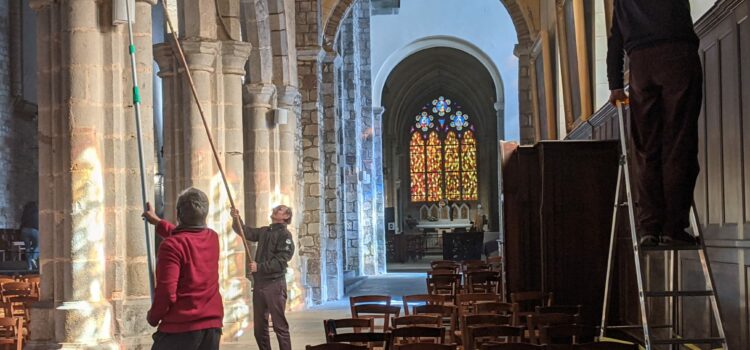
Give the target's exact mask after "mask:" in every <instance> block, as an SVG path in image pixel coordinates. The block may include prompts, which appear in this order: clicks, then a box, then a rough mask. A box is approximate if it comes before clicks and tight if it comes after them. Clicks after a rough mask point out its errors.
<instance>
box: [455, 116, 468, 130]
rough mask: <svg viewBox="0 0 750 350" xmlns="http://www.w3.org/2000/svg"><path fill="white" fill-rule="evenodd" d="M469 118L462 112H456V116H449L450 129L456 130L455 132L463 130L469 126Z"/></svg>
mask: <svg viewBox="0 0 750 350" xmlns="http://www.w3.org/2000/svg"><path fill="white" fill-rule="evenodd" d="M468 119H469V116H468V115H465V114H463V112H461V111H458V112H456V114H454V115H451V127H453V128H456V130H458V131H461V130H462V129H463V128H465V127H468V126H469V121H468Z"/></svg>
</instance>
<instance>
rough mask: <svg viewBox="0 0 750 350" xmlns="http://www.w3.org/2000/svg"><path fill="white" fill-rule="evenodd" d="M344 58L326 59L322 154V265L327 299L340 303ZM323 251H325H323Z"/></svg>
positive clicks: (332, 55)
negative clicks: (340, 76) (339, 91)
mask: <svg viewBox="0 0 750 350" xmlns="http://www.w3.org/2000/svg"><path fill="white" fill-rule="evenodd" d="M341 63H342V60H341V57H340V56H339V55H338V54H336V53H335V52H333V51H328V52H326V56H325V58H324V60H323V85H322V94H323V107H324V118H323V125H322V128H323V130H322V131H323V138H322V143H323V153H324V160H323V164H322V169H323V171H324V172H325V183H324V192H323V198H324V201H325V206H324V213H325V214H324V215H325V230H324V235H323V237H322V240H323V241H324V243H325V250H324V254H323V257H322V258H323V265H324V266H325V269H326V281H325V284H326V290H327V292H328V298H327V300H338V299H340V298H342V297H344V269H343V261H342V260H343V254H342V253H343V252H342V249H341V248H342V247H343V245H342V241H343V239H344V238H343V237H344V235H343V232H342V228H341V225H340V221H339V214H340V213H341V209H342V208H341V206H340V202H339V196H340V193H341V189H340V188H341V173H340V171H339V169H340V167H339V164H338V155H339V153H338V134H339V128H340V127H341V125H340V123H339V119H338V117H337V116H336V111H337V98H336V97H337V96H336V90H335V85H336V78H337V76H336V72H337V71H338V70H339V67H340V66H341ZM321 249H323V248H321Z"/></svg>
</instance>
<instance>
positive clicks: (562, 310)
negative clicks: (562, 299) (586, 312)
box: [536, 305, 583, 315]
mask: <svg viewBox="0 0 750 350" xmlns="http://www.w3.org/2000/svg"><path fill="white" fill-rule="evenodd" d="M582 308H583V307H582V306H581V305H553V306H537V307H536V313H538V314H567V315H580V314H581V309H582Z"/></svg>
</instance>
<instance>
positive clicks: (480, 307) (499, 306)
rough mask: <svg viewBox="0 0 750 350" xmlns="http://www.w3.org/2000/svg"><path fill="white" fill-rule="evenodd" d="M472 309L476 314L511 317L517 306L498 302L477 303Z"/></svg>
mask: <svg viewBox="0 0 750 350" xmlns="http://www.w3.org/2000/svg"><path fill="white" fill-rule="evenodd" d="M474 309H475V311H476V313H478V314H498V315H513V313H514V312H516V311H517V310H518V304H511V303H503V302H500V301H488V302H479V303H476V305H474Z"/></svg>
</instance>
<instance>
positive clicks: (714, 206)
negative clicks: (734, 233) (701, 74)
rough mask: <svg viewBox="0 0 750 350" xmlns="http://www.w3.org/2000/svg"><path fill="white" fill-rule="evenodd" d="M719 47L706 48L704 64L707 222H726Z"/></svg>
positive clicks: (715, 44) (703, 166)
mask: <svg viewBox="0 0 750 350" xmlns="http://www.w3.org/2000/svg"><path fill="white" fill-rule="evenodd" d="M719 54H720V51H719V45H718V44H717V43H714V44H713V45H710V46H709V47H707V48H705V49H704V57H705V61H704V64H703V67H704V70H705V77H706V79H705V84H706V89H705V91H706V92H705V95H706V96H705V98H704V104H705V105H706V106H705V110H706V116H707V118H706V130H707V133H706V153H707V155H708V162H707V163H706V164H705V165H704V164H701V165H702V166H701V168H703V172H705V173H706V177H707V184H708V217H704V219H703V220H705V223H706V224H708V223H717V224H720V223H723V222H724V213H723V212H722V209H723V207H724V188H723V175H722V165H723V162H722V159H721V158H722V153H721V150H722V149H721V148H722V147H721V144H722V142H721V141H722V140H721V133H722V129H721V119H722V118H721V75H720V73H721V66H720V64H721V62H720V60H719V57H720V56H719Z"/></svg>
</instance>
